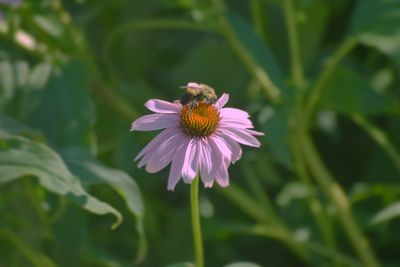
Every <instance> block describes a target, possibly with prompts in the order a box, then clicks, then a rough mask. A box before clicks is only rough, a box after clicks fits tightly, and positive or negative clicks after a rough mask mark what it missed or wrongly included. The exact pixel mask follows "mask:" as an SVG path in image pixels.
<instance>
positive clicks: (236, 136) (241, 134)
mask: <svg viewBox="0 0 400 267" xmlns="http://www.w3.org/2000/svg"><path fill="white" fill-rule="evenodd" d="M219 131H221V132H222V133H223V134H226V135H227V136H228V137H230V138H232V139H233V140H235V141H236V142H238V143H241V144H243V145H247V146H253V147H260V146H261V143H260V141H258V140H257V138H255V137H254V136H252V135H251V134H250V133H249V132H248V130H247V129H237V128H225V127H221V128H220V129H219Z"/></svg>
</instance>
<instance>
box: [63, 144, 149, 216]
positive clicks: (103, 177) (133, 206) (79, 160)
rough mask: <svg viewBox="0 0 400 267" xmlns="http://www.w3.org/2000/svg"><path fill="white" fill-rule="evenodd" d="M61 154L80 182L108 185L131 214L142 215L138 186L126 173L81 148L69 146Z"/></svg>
mask: <svg viewBox="0 0 400 267" xmlns="http://www.w3.org/2000/svg"><path fill="white" fill-rule="evenodd" d="M61 154H62V156H63V158H64V160H65V162H66V164H67V166H68V167H69V169H70V170H71V172H72V173H73V174H75V175H77V176H79V177H80V178H81V179H80V180H81V182H82V184H84V185H94V184H108V185H110V186H111V187H113V188H114V189H115V190H116V191H117V192H118V193H119V194H120V195H121V197H122V198H124V199H125V201H126V204H127V206H128V208H129V210H130V211H131V212H132V213H133V214H135V215H137V216H142V215H143V210H144V207H143V201H142V197H141V193H140V190H139V187H138V185H137V184H136V182H135V180H133V178H132V177H131V176H129V175H128V174H127V173H125V172H123V171H121V170H117V169H112V168H109V167H106V166H104V165H102V164H101V163H100V162H98V161H97V160H96V159H94V158H93V157H92V156H91V155H90V154H89V153H88V152H86V151H84V150H82V149H75V148H70V149H66V150H64V151H63V152H62V153H61Z"/></svg>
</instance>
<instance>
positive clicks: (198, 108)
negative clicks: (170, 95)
mask: <svg viewBox="0 0 400 267" xmlns="http://www.w3.org/2000/svg"><path fill="white" fill-rule="evenodd" d="M199 86H200V85H199V84H197V83H188V85H187V87H191V88H193V87H199ZM228 99H229V95H228V94H223V95H222V96H221V97H220V98H219V99H218V100H217V101H216V102H215V103H207V102H205V101H202V102H197V103H196V104H195V105H190V104H187V105H181V104H180V103H179V101H175V102H174V103H171V102H167V101H163V100H159V99H151V100H149V101H147V102H146V104H145V106H146V107H147V108H148V109H149V110H150V111H153V112H154V113H155V114H150V115H145V116H142V117H140V118H138V119H137V120H135V121H134V122H133V123H132V127H131V131H154V130H161V129H163V131H162V132H161V133H159V134H158V135H157V136H156V137H155V138H154V139H153V140H152V141H151V142H150V143H148V144H147V145H146V146H145V147H144V148H143V150H142V151H141V152H140V153H139V154H138V155H137V157H136V158H135V160H136V161H137V160H139V163H138V167H139V168H141V167H143V166H146V168H145V169H146V171H147V172H150V173H155V172H158V171H160V170H161V169H163V168H164V167H166V166H167V165H168V164H170V163H171V169H170V172H169V177H168V190H174V188H175V186H176V184H177V183H178V181H179V180H180V179H181V177H182V178H183V181H184V182H185V183H191V182H192V181H193V179H194V178H195V177H196V174H197V173H198V172H199V174H200V177H201V179H202V181H203V183H204V186H205V187H212V185H213V183H214V181H216V182H217V183H218V184H219V185H220V186H222V187H226V186H228V185H229V174H228V167H229V165H230V164H231V163H235V162H236V161H237V160H239V159H240V157H241V156H242V149H241V147H240V145H239V144H243V145H247V146H253V147H259V146H260V145H261V144H260V142H259V141H258V140H257V139H256V138H255V137H254V136H257V135H263V133H261V132H256V131H253V130H251V129H252V128H253V124H252V123H251V121H250V120H249V114H248V113H247V112H245V111H243V110H240V109H236V108H228V107H224V106H225V104H226V103H227V102H228Z"/></svg>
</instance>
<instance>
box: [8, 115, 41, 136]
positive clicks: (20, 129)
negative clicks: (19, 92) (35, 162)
mask: <svg viewBox="0 0 400 267" xmlns="http://www.w3.org/2000/svg"><path fill="white" fill-rule="evenodd" d="M11 135H22V136H26V137H30V139H35V140H43V137H42V135H41V134H40V133H39V132H37V131H36V130H34V129H32V128H30V127H29V126H26V125H25V124H23V123H21V122H19V121H16V120H13V119H11V118H8V117H6V116H3V115H0V137H1V136H11Z"/></svg>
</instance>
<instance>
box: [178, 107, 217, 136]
mask: <svg viewBox="0 0 400 267" xmlns="http://www.w3.org/2000/svg"><path fill="white" fill-rule="evenodd" d="M219 120H220V117H219V113H218V110H217V109H216V108H215V107H214V106H213V105H212V104H209V103H203V102H200V103H197V104H195V106H191V105H184V106H183V107H182V111H181V126H182V128H183V130H184V131H185V133H186V134H187V135H189V136H196V137H206V136H209V135H210V134H212V133H213V132H214V131H215V130H216V129H217V126H218V122H219Z"/></svg>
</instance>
